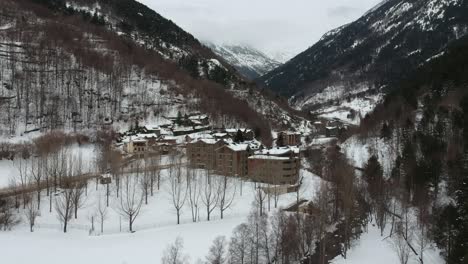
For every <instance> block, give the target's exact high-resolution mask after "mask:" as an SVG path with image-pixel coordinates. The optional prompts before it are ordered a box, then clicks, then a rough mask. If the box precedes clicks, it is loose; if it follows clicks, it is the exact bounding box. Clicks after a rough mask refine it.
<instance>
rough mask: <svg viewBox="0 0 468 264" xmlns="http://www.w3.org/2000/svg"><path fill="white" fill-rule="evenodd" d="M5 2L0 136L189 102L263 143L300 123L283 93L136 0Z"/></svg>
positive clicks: (146, 116) (104, 121)
mask: <svg viewBox="0 0 468 264" xmlns="http://www.w3.org/2000/svg"><path fill="white" fill-rule="evenodd" d="M120 5H122V6H120ZM0 8H1V10H2V12H0V83H1V84H2V86H0V113H2V114H0V137H1V136H5V137H9V136H12V135H23V134H24V133H28V132H30V131H48V130H55V129H60V130H73V131H81V130H88V129H94V130H95V129H101V128H103V127H104V128H108V127H112V128H114V129H125V128H128V127H130V126H133V125H134V124H135V123H145V122H146V123H147V122H153V121H154V122H157V120H159V119H161V118H163V116H173V115H176V114H177V113H178V112H182V113H190V112H193V111H199V112H203V113H205V114H208V115H209V116H210V120H211V122H212V124H213V125H215V126H223V125H229V126H247V127H251V128H253V129H255V130H256V132H257V134H258V135H259V136H260V137H261V138H262V139H263V140H264V142H266V143H267V144H268V142H270V141H271V126H278V125H284V124H287V125H288V126H292V125H302V122H303V119H302V118H300V117H298V116H297V114H296V112H294V111H292V110H291V109H290V108H288V106H287V105H285V104H284V102H282V101H280V100H278V99H277V98H274V97H272V96H270V95H269V94H268V93H265V92H264V91H262V90H259V89H257V87H256V86H255V85H254V84H252V83H251V82H247V81H246V80H244V78H242V77H241V76H240V75H239V74H238V73H237V71H236V70H235V69H234V68H232V67H231V66H230V65H228V64H227V63H225V62H224V60H222V59H220V58H219V57H218V56H217V55H215V54H214V53H213V52H212V51H211V50H209V49H208V48H206V47H204V46H202V45H201V44H200V43H199V42H198V40H196V39H194V38H193V37H191V35H190V34H188V33H186V32H184V31H183V30H181V29H180V28H178V27H177V26H176V25H175V24H173V23H172V22H170V21H169V20H166V19H164V18H162V17H161V16H159V15H158V14H157V13H156V12H154V11H152V10H149V9H147V8H146V7H144V6H142V5H140V4H138V3H137V2H135V1H133V0H117V1H108V0H97V1H87V0H80V1H79V0H75V1H67V2H65V1H62V0H4V1H1V2H0ZM119 10H120V11H119ZM119 12H123V13H122V14H120V13H119ZM134 13H135V14H136V15H135V14H134ZM119 14H120V15H119ZM141 16H143V17H144V16H150V18H149V19H150V21H151V23H150V24H149V25H146V24H140V22H139V21H140V20H139V18H138V17H141ZM153 23H155V24H153ZM148 26H149V27H148ZM18 32H21V34H18Z"/></svg>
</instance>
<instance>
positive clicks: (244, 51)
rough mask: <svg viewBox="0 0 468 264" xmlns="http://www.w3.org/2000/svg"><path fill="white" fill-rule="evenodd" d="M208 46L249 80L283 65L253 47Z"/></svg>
mask: <svg viewBox="0 0 468 264" xmlns="http://www.w3.org/2000/svg"><path fill="white" fill-rule="evenodd" d="M207 46H208V47H209V48H211V49H212V50H213V51H214V53H216V54H217V55H218V56H220V57H221V58H223V59H224V60H225V61H226V62H227V63H229V64H230V65H232V66H233V67H234V68H236V69H237V70H238V71H239V73H240V74H241V75H243V76H244V77H245V78H247V79H249V80H254V79H257V78H259V77H260V76H262V75H264V74H266V73H267V72H269V71H271V70H273V69H275V68H277V67H279V66H280V65H281V63H280V62H278V61H276V60H274V59H272V58H270V57H268V56H267V55H265V54H264V53H262V52H260V51H259V50H256V49H254V48H252V47H248V46H241V45H216V44H212V43H208V44H207Z"/></svg>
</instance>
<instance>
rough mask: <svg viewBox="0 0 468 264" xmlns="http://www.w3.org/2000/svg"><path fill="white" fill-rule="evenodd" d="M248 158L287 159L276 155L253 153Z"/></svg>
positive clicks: (287, 158)
mask: <svg viewBox="0 0 468 264" xmlns="http://www.w3.org/2000/svg"><path fill="white" fill-rule="evenodd" d="M249 159H264V160H289V157H278V156H268V155H253V156H250V157H249Z"/></svg>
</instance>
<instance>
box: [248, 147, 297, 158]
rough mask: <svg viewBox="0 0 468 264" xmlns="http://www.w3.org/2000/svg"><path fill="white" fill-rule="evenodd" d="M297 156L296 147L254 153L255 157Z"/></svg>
mask: <svg viewBox="0 0 468 264" xmlns="http://www.w3.org/2000/svg"><path fill="white" fill-rule="evenodd" d="M291 153H292V154H299V148H298V147H276V148H271V149H262V150H259V151H257V152H255V154H256V155H271V156H283V155H288V154H291Z"/></svg>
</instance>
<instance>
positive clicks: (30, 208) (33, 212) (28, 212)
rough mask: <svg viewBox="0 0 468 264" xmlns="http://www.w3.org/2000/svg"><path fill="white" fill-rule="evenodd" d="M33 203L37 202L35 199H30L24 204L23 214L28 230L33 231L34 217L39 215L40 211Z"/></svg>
mask: <svg viewBox="0 0 468 264" xmlns="http://www.w3.org/2000/svg"><path fill="white" fill-rule="evenodd" d="M35 203H37V201H35V200H34V199H31V201H30V202H29V203H28V205H27V206H26V209H25V210H24V215H25V217H26V220H27V221H28V224H29V230H30V231H31V232H34V225H35V223H36V218H37V217H38V216H39V215H40V211H39V209H38V208H37V206H36V204H35Z"/></svg>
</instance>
